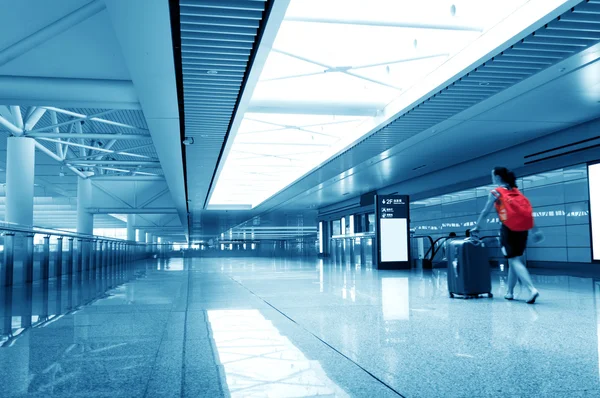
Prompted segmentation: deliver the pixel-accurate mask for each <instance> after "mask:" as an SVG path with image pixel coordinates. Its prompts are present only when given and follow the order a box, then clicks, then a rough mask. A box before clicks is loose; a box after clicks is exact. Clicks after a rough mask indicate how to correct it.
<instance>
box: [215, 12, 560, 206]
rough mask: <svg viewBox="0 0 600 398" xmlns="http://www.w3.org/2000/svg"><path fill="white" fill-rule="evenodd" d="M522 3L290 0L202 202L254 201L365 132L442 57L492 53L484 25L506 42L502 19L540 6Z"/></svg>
mask: <svg viewBox="0 0 600 398" xmlns="http://www.w3.org/2000/svg"><path fill="white" fill-rule="evenodd" d="M531 2H532V1H528V0H502V1H481V0H462V1H461V0H456V1H444V0H436V1H433V0H431V1H425V0H421V1H413V2H408V1H398V0H291V1H290V5H289V7H288V10H287V13H286V16H285V19H284V20H283V22H282V23H281V26H280V28H279V31H278V33H277V36H276V38H275V41H274V44H273V47H272V49H271V52H270V53H269V56H268V58H267V60H266V62H265V64H264V66H263V68H262V72H261V75H260V79H259V81H258V83H257V84H256V86H255V87H254V88H253V93H252V99H251V101H250V104H249V105H248V107H247V109H245V110H243V109H242V111H245V112H244V114H243V119H242V122H241V124H240V127H239V129H238V131H232V132H231V137H234V138H233V139H234V141H233V145H232V146H231V149H230V151H229V153H228V154H227V157H226V158H225V160H224V161H225V163H224V165H222V169H221V171H220V174H219V176H218V180H217V184H216V186H215V188H214V189H213V192H212V194H211V197H210V201H209V207H208V208H209V209H210V208H211V206H214V208H216V207H219V208H223V206H231V208H240V206H246V207H256V206H258V205H260V204H261V203H262V202H264V201H265V200H267V199H268V198H270V197H271V196H273V195H274V194H276V193H277V192H279V191H281V190H282V189H284V188H285V187H287V186H288V185H290V184H291V183H293V182H294V181H296V180H298V179H299V178H300V177H302V176H303V175H305V174H307V173H308V172H310V171H311V170H313V169H315V168H316V167H318V166H319V165H321V164H322V163H323V162H325V161H326V160H327V159H329V158H331V157H332V156H334V155H336V154H337V153H339V152H340V151H342V150H343V149H345V148H347V147H348V146H349V145H351V144H352V143H353V142H355V141H357V140H358V139H360V138H361V137H363V136H364V135H365V134H368V133H369V132H371V130H372V128H373V126H374V124H375V122H376V120H378V119H377V118H378V117H379V118H381V115H382V114H384V113H385V112H386V107H388V106H389V105H390V103H392V102H393V101H396V100H398V99H399V98H401V97H403V96H410V95H413V96H414V95H416V94H415V93H414V91H415V90H412V91H413V92H411V91H410V89H411V88H413V87H415V86H418V85H419V84H422V83H423V82H425V81H426V80H427V79H428V77H429V75H430V74H432V72H436V73H440V72H441V71H442V70H443V69H444V68H446V69H447V71H446V72H445V73H446V75H445V79H449V78H450V77H452V76H453V74H454V73H456V71H453V70H451V68H450V67H448V65H447V61H448V60H449V59H450V58H452V57H455V56H456V55H457V54H459V53H461V52H463V51H464V50H465V49H466V48H471V50H472V51H475V52H476V54H474V56H475V57H476V58H475V59H474V60H476V59H477V58H479V57H482V56H484V55H485V54H487V53H488V52H489V51H492V50H493V49H494V48H489V45H488V47H487V48H486V47H485V45H480V46H479V47H477V46H474V45H473V44H474V43H475V42H478V41H480V39H482V37H483V36H485V33H487V32H488V31H490V29H491V28H493V27H494V31H495V32H496V34H500V35H502V34H504V37H502V38H501V39H502V40H503V41H506V40H508V39H510V38H511V37H512V36H513V35H514V33H513V31H509V30H508V26H510V24H511V21H510V18H508V17H509V16H510V17H513V16H515V17H519V18H521V19H523V18H524V19H526V20H528V21H529V22H528V23H532V22H534V21H536V20H538V19H539V18H541V17H543V16H544V15H545V14H546V13H547V12H549V10H548V9H542V8H543V7H533V6H531V4H530V6H529V7H524V5H525V4H526V3H531ZM533 2H535V1H533ZM554 7H556V4H555V5H554ZM532 10H535V12H537V13H538V14H536V15H531V13H532ZM525 14H527V15H525ZM505 27H506V29H505ZM498 32H500V33H498ZM488 41H489V40H488ZM475 47H476V48H475ZM473 48H475V50H473ZM474 60H472V61H471V62H474ZM466 66H467V65H463V66H462V68H463V69H464V68H465V67H466ZM249 89H252V88H249V87H247V88H246V90H249ZM410 99H411V100H412V101H414V100H417V99H418V97H417V98H410ZM388 111H389V109H388ZM236 117H242V115H241V114H238V115H236Z"/></svg>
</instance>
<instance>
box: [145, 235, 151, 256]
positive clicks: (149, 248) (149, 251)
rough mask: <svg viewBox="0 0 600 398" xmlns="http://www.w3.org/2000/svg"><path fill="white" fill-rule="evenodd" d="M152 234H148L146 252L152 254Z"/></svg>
mask: <svg viewBox="0 0 600 398" xmlns="http://www.w3.org/2000/svg"><path fill="white" fill-rule="evenodd" d="M151 243H152V234H151V233H150V232H146V252H148V253H152V246H151Z"/></svg>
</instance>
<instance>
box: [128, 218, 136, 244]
mask: <svg viewBox="0 0 600 398" xmlns="http://www.w3.org/2000/svg"><path fill="white" fill-rule="evenodd" d="M127 240H129V241H132V242H133V241H135V214H128V215H127Z"/></svg>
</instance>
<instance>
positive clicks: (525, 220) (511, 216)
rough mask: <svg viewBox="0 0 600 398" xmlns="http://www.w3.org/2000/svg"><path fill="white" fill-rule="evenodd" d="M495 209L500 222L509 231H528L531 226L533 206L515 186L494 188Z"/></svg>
mask: <svg viewBox="0 0 600 398" xmlns="http://www.w3.org/2000/svg"><path fill="white" fill-rule="evenodd" d="M492 194H493V195H494V196H496V198H497V200H496V211H497V212H498V217H499V218H500V221H501V222H502V224H504V225H506V226H507V227H508V229H510V230H511V231H529V230H530V229H532V228H533V208H532V207H531V203H530V202H529V199H527V198H526V197H525V195H523V194H522V193H521V192H520V191H519V190H518V189H517V188H512V189H506V188H500V187H499V188H496V189H495V191H492Z"/></svg>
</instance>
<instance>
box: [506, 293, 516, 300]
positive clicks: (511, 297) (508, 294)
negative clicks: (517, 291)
mask: <svg viewBox="0 0 600 398" xmlns="http://www.w3.org/2000/svg"><path fill="white" fill-rule="evenodd" d="M504 298H505V299H506V300H514V298H515V296H513V294H512V293H506V294H505V295H504Z"/></svg>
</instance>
